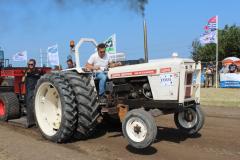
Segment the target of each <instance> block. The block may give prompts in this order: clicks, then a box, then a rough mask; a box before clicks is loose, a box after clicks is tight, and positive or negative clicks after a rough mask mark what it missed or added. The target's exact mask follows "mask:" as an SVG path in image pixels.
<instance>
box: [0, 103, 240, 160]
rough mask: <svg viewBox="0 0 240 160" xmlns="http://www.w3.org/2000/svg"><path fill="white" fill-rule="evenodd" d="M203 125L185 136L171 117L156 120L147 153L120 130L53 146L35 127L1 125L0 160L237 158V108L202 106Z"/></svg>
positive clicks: (239, 122) (239, 112) (107, 130)
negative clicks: (198, 131) (151, 143)
mask: <svg viewBox="0 0 240 160" xmlns="http://www.w3.org/2000/svg"><path fill="white" fill-rule="evenodd" d="M203 109H204V111H205V113H206V122H205V126H204V128H203V129H202V130H201V132H200V134H198V135H197V136H195V137H191V138H189V137H185V136H184V135H183V134H181V133H180V132H179V131H178V130H177V129H176V127H175V125H174V122H173V116H172V115H168V116H162V117H159V118H157V124H158V126H159V131H158V136H157V140H156V142H155V143H154V144H153V145H152V147H150V148H149V149H147V150H143V151H137V150H135V149H133V148H131V147H130V146H128V144H127V142H126V140H125V139H124V138H123V137H122V135H121V130H120V129H114V128H113V127H111V126H108V127H106V126H105V127H104V126H102V127H101V128H99V131H98V134H97V135H96V137H94V138H92V139H90V140H87V141H73V142H71V143H68V144H54V143H51V142H48V141H46V140H44V139H43V138H42V137H41V136H40V134H39V133H38V131H37V129H36V128H33V129H24V128H21V127H17V126H14V125H10V124H6V123H0V140H1V142H0V160H33V159H34V160H42V159H46V160H47V159H48V160H54V159H58V160H74V159H82V160H86V159H88V160H90V159H107V160H123V159H124V160H125V159H131V160H141V159H170V160H171V159H174V160H178V159H184V160H188V159H189V160H190V159H191V160H192V159H195V160H196V159H209V160H214V159H217V160H221V159H224V160H225V159H231V160H235V159H236V160H237V159H238V160H239V159H240V138H239V135H240V108H218V107H216V108H215V107H214V108H213V107H204V108H203Z"/></svg>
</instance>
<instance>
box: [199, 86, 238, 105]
mask: <svg viewBox="0 0 240 160" xmlns="http://www.w3.org/2000/svg"><path fill="white" fill-rule="evenodd" d="M201 105H203V106H220V107H240V89H230V88H201Z"/></svg>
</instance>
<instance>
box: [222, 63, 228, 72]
mask: <svg viewBox="0 0 240 160" xmlns="http://www.w3.org/2000/svg"><path fill="white" fill-rule="evenodd" d="M228 71H229V69H228V66H227V65H226V64H223V67H222V69H221V70H220V73H228Z"/></svg>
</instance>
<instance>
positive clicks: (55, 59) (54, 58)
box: [47, 44, 59, 66]
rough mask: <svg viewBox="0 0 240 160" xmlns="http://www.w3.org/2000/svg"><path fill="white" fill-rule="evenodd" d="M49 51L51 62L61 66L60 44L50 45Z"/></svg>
mask: <svg viewBox="0 0 240 160" xmlns="http://www.w3.org/2000/svg"><path fill="white" fill-rule="evenodd" d="M47 53H48V61H49V63H50V64H51V65H53V66H55V65H57V66H59V56H58V45H57V44H56V45H54V46H51V47H48V49H47Z"/></svg>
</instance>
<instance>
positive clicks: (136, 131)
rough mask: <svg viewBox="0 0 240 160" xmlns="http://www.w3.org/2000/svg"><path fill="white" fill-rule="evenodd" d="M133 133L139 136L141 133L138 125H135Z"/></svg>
mask: <svg viewBox="0 0 240 160" xmlns="http://www.w3.org/2000/svg"><path fill="white" fill-rule="evenodd" d="M134 132H135V133H137V134H139V133H140V132H141V127H140V126H138V125H136V126H135V127H134Z"/></svg>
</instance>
